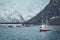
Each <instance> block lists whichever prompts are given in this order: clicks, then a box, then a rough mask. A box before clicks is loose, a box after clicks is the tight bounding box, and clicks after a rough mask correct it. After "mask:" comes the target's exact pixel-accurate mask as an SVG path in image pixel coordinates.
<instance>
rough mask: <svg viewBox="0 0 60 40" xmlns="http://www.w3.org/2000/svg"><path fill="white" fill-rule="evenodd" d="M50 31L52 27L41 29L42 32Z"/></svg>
mask: <svg viewBox="0 0 60 40" xmlns="http://www.w3.org/2000/svg"><path fill="white" fill-rule="evenodd" d="M46 31H50V29H40V32H46Z"/></svg>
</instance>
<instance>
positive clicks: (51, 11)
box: [26, 0, 60, 24]
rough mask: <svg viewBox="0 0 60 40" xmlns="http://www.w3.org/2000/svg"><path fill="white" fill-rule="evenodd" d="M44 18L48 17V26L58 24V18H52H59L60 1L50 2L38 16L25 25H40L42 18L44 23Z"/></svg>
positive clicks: (53, 0) (59, 22)
mask: <svg viewBox="0 0 60 40" xmlns="http://www.w3.org/2000/svg"><path fill="white" fill-rule="evenodd" d="M42 15H43V17H42ZM46 16H47V17H48V20H49V23H50V24H60V21H59V20H60V18H57V19H56V18H53V17H56V16H58V17H60V0H50V2H49V4H48V5H47V6H46V7H45V8H44V9H43V10H42V11H41V12H40V13H39V14H37V15H36V16H35V17H34V18H32V19H30V20H28V21H27V22H26V23H33V24H41V21H42V18H43V19H44V22H45V21H46ZM51 18H53V19H51ZM53 20H54V21H53ZM57 20H58V21H57Z"/></svg>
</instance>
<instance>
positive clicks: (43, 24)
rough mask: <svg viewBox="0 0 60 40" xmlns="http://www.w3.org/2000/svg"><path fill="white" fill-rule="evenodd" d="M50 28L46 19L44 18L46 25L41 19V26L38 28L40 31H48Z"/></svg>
mask: <svg viewBox="0 0 60 40" xmlns="http://www.w3.org/2000/svg"><path fill="white" fill-rule="evenodd" d="M50 30H51V29H50V27H49V23H48V19H47V17H46V23H44V22H43V19H42V25H41V27H40V31H50Z"/></svg>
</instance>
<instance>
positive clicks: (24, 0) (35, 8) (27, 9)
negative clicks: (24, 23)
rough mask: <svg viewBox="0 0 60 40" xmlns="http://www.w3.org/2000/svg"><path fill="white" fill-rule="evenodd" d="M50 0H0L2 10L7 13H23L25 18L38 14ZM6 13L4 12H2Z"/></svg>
mask: <svg viewBox="0 0 60 40" xmlns="http://www.w3.org/2000/svg"><path fill="white" fill-rule="evenodd" d="M49 1H50V0H0V11H1V10H3V11H2V12H4V10H7V11H6V14H7V15H13V14H15V13H14V11H15V12H17V14H21V15H22V16H23V17H24V19H25V20H28V19H30V18H32V17H34V16H35V15H37V14H38V13H39V12H40V11H41V10H42V9H43V8H44V7H45V6H46V5H47V4H48V3H49ZM0 15H4V13H0Z"/></svg>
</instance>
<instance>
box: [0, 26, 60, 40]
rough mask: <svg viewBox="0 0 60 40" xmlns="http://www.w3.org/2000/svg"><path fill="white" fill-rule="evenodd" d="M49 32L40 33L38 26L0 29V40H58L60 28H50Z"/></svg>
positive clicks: (59, 39)
mask: <svg viewBox="0 0 60 40" xmlns="http://www.w3.org/2000/svg"><path fill="white" fill-rule="evenodd" d="M50 27H51V31H47V32H40V31H39V30H40V26H39V25H35V26H33V27H15V28H14V27H5V28H0V40H60V26H50Z"/></svg>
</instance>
